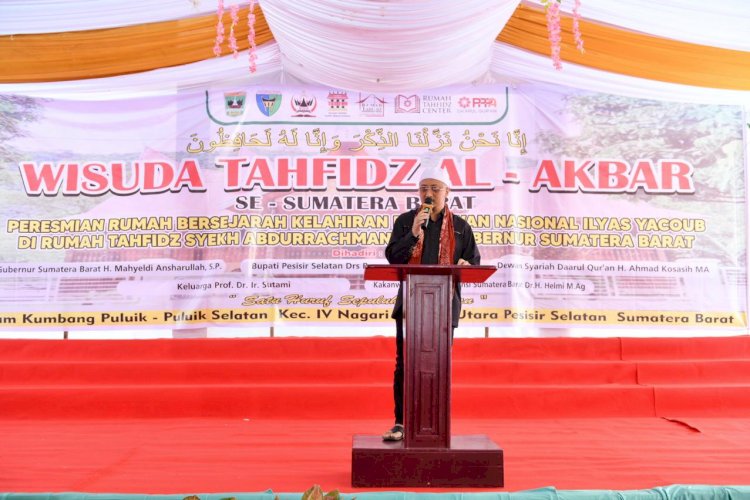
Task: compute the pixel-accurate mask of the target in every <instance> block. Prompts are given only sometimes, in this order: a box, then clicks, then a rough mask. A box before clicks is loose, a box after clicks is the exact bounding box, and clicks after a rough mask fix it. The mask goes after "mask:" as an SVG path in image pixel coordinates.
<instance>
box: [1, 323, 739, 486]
mask: <svg viewBox="0 0 750 500" xmlns="http://www.w3.org/2000/svg"><path fill="white" fill-rule="evenodd" d="M393 343H394V341H393V339H383V338H371V339H242V340H240V339H208V340H206V339H202V340H152V341H27V340H23V341H21V340H19V341H0V491H6V492H7V491H30V492H39V491H58V492H59V491H88V492H123V493H126V492H131V493H178V492H191V491H192V492H199V491H200V492H209V491H215V492H230V491H257V490H264V489H267V488H273V489H274V490H275V491H303V490H305V489H307V488H308V487H309V486H311V485H312V484H315V483H319V484H321V485H323V487H324V488H326V489H332V488H339V489H341V490H343V491H354V490H353V489H352V488H351V487H350V486H349V484H350V483H349V474H350V466H351V438H352V435H353V434H355V433H367V434H374V433H379V432H381V431H382V430H384V429H385V428H386V427H387V426H388V425H389V423H390V420H391V419H390V413H391V410H390V397H391V396H390V377H391V372H392V364H393V359H392V358H393V354H392V351H393V348H394V347H393ZM749 365H750V338H748V337H746V336H742V337H726V338H711V339H616V338H615V339H459V340H457V341H456V345H455V346H454V373H453V383H454V390H453V410H454V411H453V416H454V421H453V432H454V433H455V434H476V433H485V434H488V435H489V436H490V437H491V438H492V439H494V440H495V441H496V442H497V443H498V444H500V445H501V447H503V448H504V450H505V463H506V488H505V490H507V491H517V490H520V489H529V488H535V487H541V486H555V487H557V488H559V489H641V488H650V487H654V486H659V485H668V484H678V483H684V484H701V483H702V484H715V485H722V484H723V485H727V484H735V485H747V484H750V420H748V418H747V417H748V416H750V368H749ZM662 417H663V418H662ZM432 491H434V490H432Z"/></svg>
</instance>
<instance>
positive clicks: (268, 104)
mask: <svg viewBox="0 0 750 500" xmlns="http://www.w3.org/2000/svg"><path fill="white" fill-rule="evenodd" d="M255 103H256V104H257V105H258V109H259V110H260V112H261V113H263V114H264V115H266V116H271V115H273V114H274V113H276V112H277V111H278V110H279V109H280V108H281V94H255Z"/></svg>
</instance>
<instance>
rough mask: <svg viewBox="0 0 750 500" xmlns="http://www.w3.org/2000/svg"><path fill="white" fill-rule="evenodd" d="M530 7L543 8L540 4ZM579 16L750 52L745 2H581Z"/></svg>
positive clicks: (568, 0) (568, 5)
mask: <svg viewBox="0 0 750 500" xmlns="http://www.w3.org/2000/svg"><path fill="white" fill-rule="evenodd" d="M527 3H529V4H536V5H541V1H539V0H531V1H528V2H527ZM574 4H575V0H563V2H562V10H563V11H564V12H568V13H570V12H572V11H573V5H574ZM580 13H581V16H582V17H584V18H586V19H590V20H592V21H598V22H600V23H604V24H610V25H612V26H618V27H620V28H624V29H628V30H631V31H637V32H640V33H646V34H649V35H654V36H659V37H662V38H670V39H672V40H680V41H683V42H690V43H697V44H700V45H708V46H710V47H722V48H725V49H735V50H744V51H750V37H749V36H748V33H749V32H750V4H748V2H747V1H746V0H710V1H706V0H624V1H623V0H581V8H580ZM583 37H584V40H585V38H586V33H585V32H584V33H583Z"/></svg>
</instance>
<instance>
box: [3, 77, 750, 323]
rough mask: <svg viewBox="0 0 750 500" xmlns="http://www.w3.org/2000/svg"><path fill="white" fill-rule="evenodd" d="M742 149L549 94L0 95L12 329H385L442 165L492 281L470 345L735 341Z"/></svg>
mask: <svg viewBox="0 0 750 500" xmlns="http://www.w3.org/2000/svg"><path fill="white" fill-rule="evenodd" d="M745 127H746V125H745V120H744V116H743V110H742V108H740V107H739V106H738V107H733V106H710V105H696V104H682V103H674V102H657V101H651V100H639V99H631V98H625V97H619V96H613V95H605V94H597V93H590V92H584V91H577V90H572V89H566V88H562V87H553V86H545V85H539V84H535V85H526V86H517V87H513V88H510V87H505V86H486V87H476V86H473V87H466V88H452V89H443V90H440V91H434V92H432V91H431V92H418V93H406V94H378V93H367V92H361V93H360V92H346V91H339V90H335V89H325V88H291V87H274V86H271V87H263V88H221V89H208V90H206V91H204V92H184V93H177V94H175V95H173V96H166V97H165V96H159V97H149V98H142V97H141V98H130V99H119V100H112V101H107V102H83V101H80V102H76V101H62V100H49V99H30V98H25V97H20V96H0V161H1V162H2V164H1V170H0V187H1V189H2V195H1V196H0V217H1V219H0V228H1V230H2V232H1V235H2V236H1V237H0V249H1V252H0V328H6V329H23V328H64V329H76V328H103V327H104V328H108V327H128V328H133V327H154V326H166V327H173V326H176V327H180V326H196V327H197V326H206V325H239V324H246V325H255V326H262V325H281V324H291V325H323V324H330V323H336V324H347V323H348V324H350V325H352V326H353V327H355V326H357V325H363V324H378V323H385V322H389V321H391V320H390V319H389V318H390V311H391V308H392V305H393V303H394V301H395V297H396V293H397V290H398V283H390V282H369V281H368V282H365V281H364V280H363V269H364V267H365V266H366V265H367V264H382V263H385V262H386V261H385V258H384V249H385V246H386V244H387V242H388V239H389V236H390V232H391V228H392V224H393V221H394V220H395V218H396V216H397V215H398V214H400V213H403V212H405V211H408V210H411V209H414V208H415V207H416V206H417V204H418V195H417V185H418V179H419V177H420V172H421V170H422V169H424V168H427V167H430V166H440V167H442V168H444V169H446V170H447V173H448V175H449V176H450V179H451V184H452V189H451V192H450V195H449V206H450V208H451V210H452V211H453V212H454V213H457V214H459V215H461V216H463V217H465V218H466V220H467V221H468V222H469V223H470V224H471V226H472V227H473V228H474V233H475V236H476V239H477V242H478V244H479V247H480V249H481V254H482V263H483V264H489V265H492V266H496V267H497V272H496V273H495V275H494V276H493V277H492V278H491V279H490V280H489V281H487V282H486V283H482V284H466V285H464V287H463V292H464V293H463V311H462V314H461V324H462V325H468V326H502V325H510V324H514V323H521V324H534V325H538V326H545V327H557V326H559V327H571V326H576V327H579V326H603V325H618V326H625V327H641V328H642V327H649V328H652V327H672V328H685V327H700V328H720V329H726V330H731V329H738V328H743V327H745V326H746V325H747V319H746V313H747V270H746V265H745V263H746V250H747V249H746V227H747V221H746V191H745V167H746V165H745V162H746V159H745V156H746V153H745V151H746V146H745V143H744V139H743V133H744V128H745ZM623 334H625V335H627V330H624V331H623V330H621V331H618V335H623Z"/></svg>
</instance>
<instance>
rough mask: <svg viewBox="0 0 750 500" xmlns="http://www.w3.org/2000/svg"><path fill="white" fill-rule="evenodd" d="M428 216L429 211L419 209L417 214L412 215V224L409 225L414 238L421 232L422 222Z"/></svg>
mask: <svg viewBox="0 0 750 500" xmlns="http://www.w3.org/2000/svg"><path fill="white" fill-rule="evenodd" d="M429 216H430V213H429V212H425V211H424V210H420V211H419V213H417V216H416V217H414V224H412V225H411V234H413V235H414V237H415V238H419V235H420V234H422V224H424V222H425V221H426V220H427V218H428V217H429Z"/></svg>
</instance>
